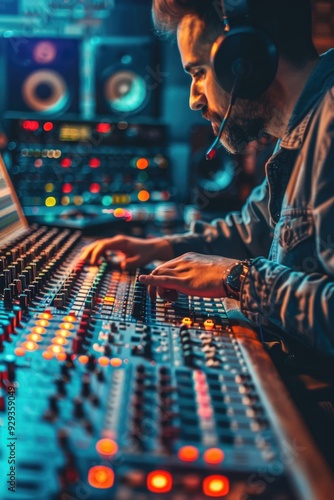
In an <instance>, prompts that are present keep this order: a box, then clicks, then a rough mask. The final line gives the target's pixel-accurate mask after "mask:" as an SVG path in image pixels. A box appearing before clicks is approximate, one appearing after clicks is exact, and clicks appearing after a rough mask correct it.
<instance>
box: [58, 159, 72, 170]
mask: <svg viewBox="0 0 334 500" xmlns="http://www.w3.org/2000/svg"><path fill="white" fill-rule="evenodd" d="M60 165H61V166H62V167H63V168H69V167H70V166H71V165H72V160H71V158H63V159H62V160H60Z"/></svg>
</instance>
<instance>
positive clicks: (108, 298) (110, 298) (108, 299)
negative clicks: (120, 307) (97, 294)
mask: <svg viewBox="0 0 334 500" xmlns="http://www.w3.org/2000/svg"><path fill="white" fill-rule="evenodd" d="M104 302H110V303H113V302H115V297H109V296H108V295H106V296H105V297H104Z"/></svg>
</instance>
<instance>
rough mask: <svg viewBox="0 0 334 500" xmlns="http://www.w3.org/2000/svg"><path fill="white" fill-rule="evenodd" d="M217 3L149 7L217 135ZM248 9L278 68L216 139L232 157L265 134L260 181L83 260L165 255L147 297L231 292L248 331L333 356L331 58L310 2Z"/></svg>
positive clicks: (195, 0) (174, 0) (138, 260)
mask: <svg viewBox="0 0 334 500" xmlns="http://www.w3.org/2000/svg"><path fill="white" fill-rule="evenodd" d="M230 2H231V0H230ZM226 3H227V2H226ZM218 4H219V2H217V1H214V2H209V1H204V0H203V1H201V0H154V1H153V16H154V20H155V23H156V27H157V29H158V30H160V32H162V33H167V34H169V33H174V32H175V31H176V34H177V41H178V47H179V51H180V55H181V59H182V64H183V67H184V68H185V70H186V71H187V72H188V73H189V74H190V76H191V78H192V82H191V89H190V107H191V108H192V109H193V110H195V111H201V112H202V115H203V117H204V118H206V119H208V120H210V121H211V122H212V125H213V129H214V131H215V132H216V133H217V131H218V128H219V125H220V123H221V121H222V118H223V117H224V114H225V112H226V107H227V104H228V102H229V95H228V94H227V93H226V92H225V91H224V90H223V89H222V88H221V87H220V86H219V84H218V82H217V81H216V79H215V75H214V72H213V69H212V67H211V65H210V51H211V46H212V43H213V42H214V41H215V39H216V38H217V36H219V35H221V34H222V33H224V25H223V22H222V20H221V18H220V16H219V15H218V12H219V9H217V5H218ZM249 9H250V13H251V17H252V21H253V22H254V23H255V24H256V25H258V26H260V27H261V28H263V30H266V32H267V33H270V36H271V37H272V38H273V39H274V41H275V43H276V45H277V48H278V51H279V65H278V70H277V74H276V76H275V78H274V80H273V82H272V83H271V85H270V86H269V88H268V89H267V90H266V91H265V92H264V93H263V94H262V95H261V96H260V97H259V98H258V99H256V100H252V101H251V100H245V99H239V100H238V99H237V101H236V103H235V105H234V107H233V109H232V112H231V115H230V118H229V119H228V122H227V125H226V128H225V132H224V133H223V135H222V138H221V142H222V144H223V145H224V146H225V148H226V149H228V150H229V151H231V152H236V151H238V150H240V148H243V147H244V145H245V143H247V142H250V141H251V140H254V138H257V137H260V136H261V135H262V134H263V133H267V134H271V135H273V136H275V137H277V138H278V139H279V141H278V145H277V148H276V152H275V154H274V155H273V156H272V158H271V159H270V160H269V161H268V163H267V165H266V174H267V176H266V180H265V182H264V183H263V184H262V185H261V186H259V187H258V188H256V189H255V190H254V191H253V193H252V194H251V196H250V197H249V199H248V201H247V202H246V204H245V206H244V207H243V209H242V211H241V213H231V214H229V215H227V217H225V219H223V220H218V221H213V222H212V224H204V223H196V224H195V226H194V228H193V231H192V232H191V233H189V234H186V235H182V236H178V235H176V236H172V237H164V238H154V239H150V240H140V239H136V238H130V237H125V236H116V237H114V238H110V239H105V240H100V241H97V242H95V243H93V244H91V245H89V246H88V247H87V248H86V249H85V250H84V252H83V258H84V259H89V260H90V262H91V263H92V264H94V263H96V262H97V260H98V259H99V257H100V256H101V255H102V254H104V253H105V252H106V251H107V250H116V251H120V252H123V253H124V254H125V260H124V262H123V264H124V266H127V267H131V266H132V267H136V266H137V267H138V266H142V265H145V264H147V263H149V262H151V261H152V260H155V259H160V260H165V261H167V262H166V263H164V264H162V265H160V266H158V267H157V268H156V269H155V270H154V271H153V272H152V273H151V274H150V275H148V276H142V277H141V278H140V280H141V282H142V283H145V284H147V285H148V286H150V287H151V291H153V293H154V291H155V289H156V288H157V290H158V293H159V295H160V296H161V297H162V298H167V299H173V298H176V296H177V292H182V293H186V294H190V295H197V296H207V297H224V296H226V295H229V296H232V297H234V298H236V299H238V300H240V308H241V311H242V313H243V314H244V315H245V316H246V317H247V318H248V320H249V321H250V322H251V323H252V324H254V325H267V326H269V327H271V328H272V329H274V330H275V331H276V333H278V334H279V335H280V336H281V338H282V339H284V341H285V343H286V344H288V343H289V341H297V342H300V343H302V344H303V345H304V346H306V348H311V349H314V350H316V351H318V352H319V353H321V354H322V355H325V357H329V356H333V355H334V331H333V327H332V325H333V324H334V222H333V221H334V196H333V192H334V168H333V165H334V139H333V133H334V97H333V96H334V69H333V67H334V66H333V62H334V51H329V52H327V53H326V54H325V55H323V56H321V57H320V58H319V56H318V54H317V52H316V50H315V48H314V46H313V43H312V36H311V6H310V3H309V1H308V0H282V1H280V2H277V1H276V0H250V1H249ZM195 252H196V253H195ZM244 259H254V260H252V261H249V260H244ZM238 261H241V265H236V264H237V263H238ZM231 275H232V278H233V279H232V281H231ZM286 348H287V349H288V347H286Z"/></svg>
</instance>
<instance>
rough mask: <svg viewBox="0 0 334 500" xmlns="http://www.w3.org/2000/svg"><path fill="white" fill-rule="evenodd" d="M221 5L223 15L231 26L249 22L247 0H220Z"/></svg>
mask: <svg viewBox="0 0 334 500" xmlns="http://www.w3.org/2000/svg"><path fill="white" fill-rule="evenodd" d="M221 5H222V12H223V15H224V16H225V17H226V18H227V20H228V24H229V25H230V26H231V27H233V26H234V25H236V24H238V25H240V24H249V23H250V20H251V17H250V12H249V5H248V0H221Z"/></svg>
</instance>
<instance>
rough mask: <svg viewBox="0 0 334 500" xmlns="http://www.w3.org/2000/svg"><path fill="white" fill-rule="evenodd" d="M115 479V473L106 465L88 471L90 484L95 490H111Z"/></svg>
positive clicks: (96, 466)
mask: <svg viewBox="0 0 334 500" xmlns="http://www.w3.org/2000/svg"><path fill="white" fill-rule="evenodd" d="M114 478H115V474H114V471H113V470H112V469H111V468H110V467H107V466H105V465H95V466H94V467H91V468H90V469H89V471H88V482H89V484H90V485H91V486H93V488H101V489H106V488H111V487H112V486H113V484H114Z"/></svg>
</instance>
